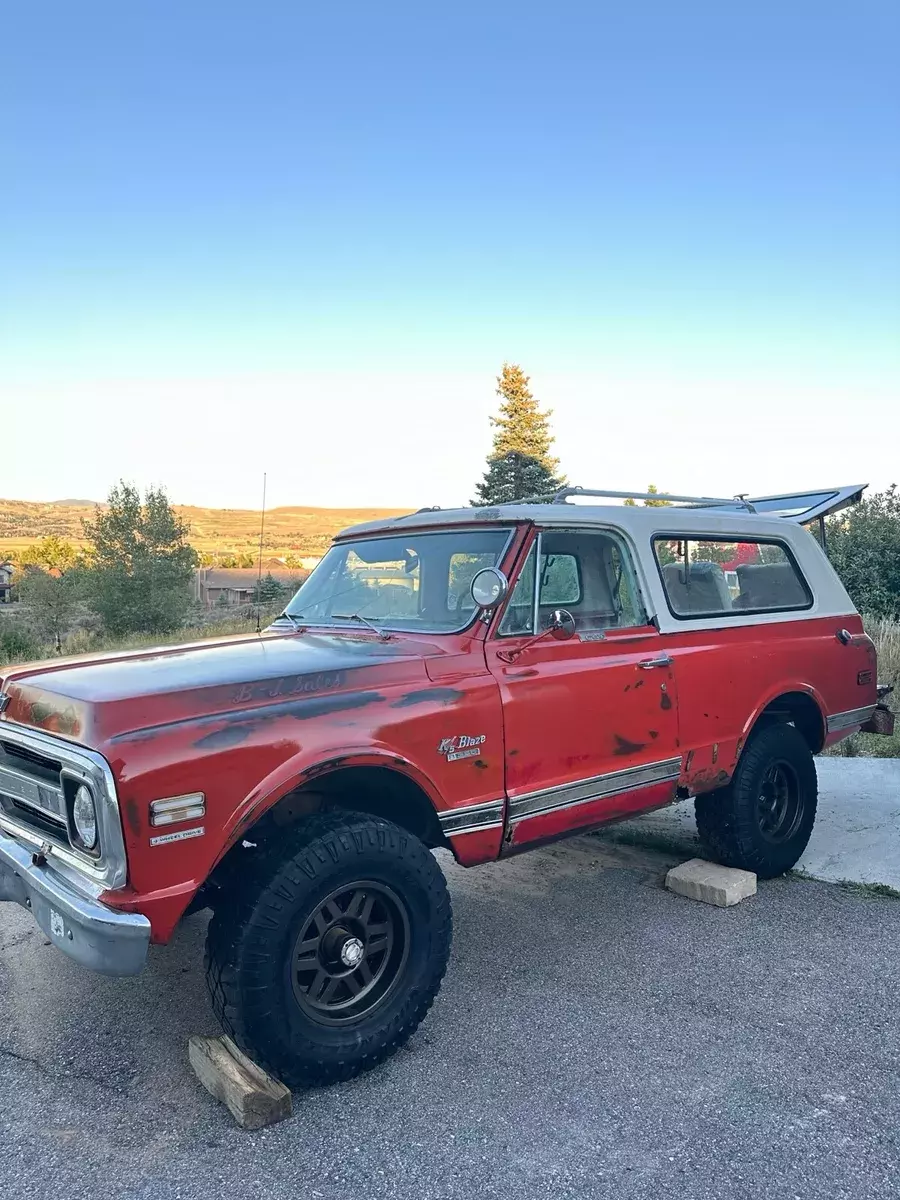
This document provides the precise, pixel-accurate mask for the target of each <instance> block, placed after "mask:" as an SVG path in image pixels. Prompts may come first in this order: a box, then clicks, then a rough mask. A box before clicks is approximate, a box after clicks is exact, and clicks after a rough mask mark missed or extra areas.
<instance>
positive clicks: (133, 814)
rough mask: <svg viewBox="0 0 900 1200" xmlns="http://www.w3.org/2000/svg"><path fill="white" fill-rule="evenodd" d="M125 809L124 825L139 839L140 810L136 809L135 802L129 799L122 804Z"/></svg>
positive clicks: (136, 804)
mask: <svg viewBox="0 0 900 1200" xmlns="http://www.w3.org/2000/svg"><path fill="white" fill-rule="evenodd" d="M123 808H124V809H125V824H126V825H127V826H128V828H129V829H130V830H131V832H132V833H133V834H134V836H135V837H140V834H141V810H140V809H139V808H138V802H137V800H135V799H133V798H132V797H129V798H128V799H127V800H126V801H125V802H124V804H123Z"/></svg>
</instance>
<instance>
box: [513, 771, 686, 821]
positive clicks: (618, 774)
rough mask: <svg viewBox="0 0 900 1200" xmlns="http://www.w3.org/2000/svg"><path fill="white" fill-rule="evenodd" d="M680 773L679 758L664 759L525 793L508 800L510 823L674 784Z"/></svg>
mask: <svg viewBox="0 0 900 1200" xmlns="http://www.w3.org/2000/svg"><path fill="white" fill-rule="evenodd" d="M680 774H681V759H680V758H666V759H663V760H661V761H660V762H655V763H643V764H642V765H641V766H639V767H627V768H626V769H625V770H623V771H610V772H608V773H607V774H606V775H594V776H593V777H592V778H591V779H582V780H579V781H578V782H577V783H567V784H563V785H562V786H561V787H553V788H544V789H543V790H541V791H539V792H525V793H524V794H523V795H521V796H513V797H511V798H510V801H509V819H510V823H511V824H513V825H515V824H516V823H517V822H518V821H524V820H526V819H527V818H528V817H534V816H537V815H538V814H539V813H540V814H543V813H548V812H553V811H555V810H556V809H558V808H569V807H571V806H574V805H577V804H587V803H588V801H590V800H600V799H602V798H603V797H604V796H618V795H621V794H622V793H623V792H634V791H637V790H638V789H639V788H644V787H651V786H652V785H653V784H656V783H668V782H670V781H675V780H676V779H677V778H678V776H679V775H680Z"/></svg>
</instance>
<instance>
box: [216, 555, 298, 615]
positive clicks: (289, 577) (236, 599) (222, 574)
mask: <svg viewBox="0 0 900 1200" xmlns="http://www.w3.org/2000/svg"><path fill="white" fill-rule="evenodd" d="M308 574H309V571H303V570H294V571H290V570H288V569H287V568H285V567H281V568H276V567H269V566H267V565H266V564H265V563H264V564H263V571H262V576H263V579H265V578H266V576H267V575H271V576H272V578H273V579H275V580H277V582H278V583H280V584H281V585H282V587H284V588H285V589H286V590H287V591H288V592H291V593H293V592H295V591H296V590H297V588H298V587H299V586H300V584H301V583H302V582H303V580H304V579H305V578H306V576H307V575H308ZM258 578H259V568H258V567H201V568H200V569H199V570H198V571H195V572H194V599H195V600H197V601H199V603H200V604H203V605H205V606H206V607H207V608H212V607H213V606H214V605H216V604H252V603H253V596H254V593H255V591H256V581H257V579H258Z"/></svg>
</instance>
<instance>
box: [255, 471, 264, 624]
mask: <svg viewBox="0 0 900 1200" xmlns="http://www.w3.org/2000/svg"><path fill="white" fill-rule="evenodd" d="M265 530H266V473H265V471H263V503H262V516H261V518H260V522H259V570H258V571H257V574H256V632H257V633H259V632H260V624H261V622H260V615H261V609H262V596H261V595H260V592H261V589H262V552H263V534H264V533H265Z"/></svg>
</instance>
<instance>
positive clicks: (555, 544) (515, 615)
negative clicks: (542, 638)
mask: <svg viewBox="0 0 900 1200" xmlns="http://www.w3.org/2000/svg"><path fill="white" fill-rule="evenodd" d="M556 608H565V609H567V610H568V611H569V612H570V613H571V614H572V616H573V617H574V619H575V629H576V631H578V632H582V633H591V632H597V633H601V632H602V631H603V630H606V629H621V628H633V627H635V626H640V625H643V624H645V623H646V620H647V617H646V614H645V612H644V608H643V605H642V603H641V600H640V596H639V593H638V590H637V586H636V583H635V577H634V572H633V570H632V566H631V559H630V556H629V554H628V551H627V550H626V548H625V547H624V545H623V544H622V543H621V542H620V541H619V539H618V538H617V537H615V535H613V534H610V533H606V532H603V531H601V530H596V529H584V530H582V529H579V530H568V529H558V530H556V529H554V530H545V531H543V532H542V533H541V534H540V535H539V536H538V538H537V540H536V541H535V543H534V544H533V545H532V547H531V550H530V551H529V554H528V558H527V560H526V562H525V565H524V566H523V568H522V571H521V573H520V574H519V578H518V580H517V581H516V586H515V587H514V588H513V591H512V595H511V596H510V598H509V602H508V604H507V607H506V612H505V613H504V614H503V620H502V621H501V623H500V628H499V633H500V635H501V636H504V637H512V636H516V635H521V634H531V633H534V632H540V631H541V630H542V629H546V627H547V625H548V623H549V621H550V618H551V614H552V613H553V610H554V609H556Z"/></svg>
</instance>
